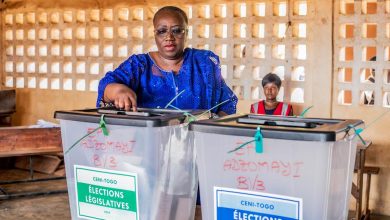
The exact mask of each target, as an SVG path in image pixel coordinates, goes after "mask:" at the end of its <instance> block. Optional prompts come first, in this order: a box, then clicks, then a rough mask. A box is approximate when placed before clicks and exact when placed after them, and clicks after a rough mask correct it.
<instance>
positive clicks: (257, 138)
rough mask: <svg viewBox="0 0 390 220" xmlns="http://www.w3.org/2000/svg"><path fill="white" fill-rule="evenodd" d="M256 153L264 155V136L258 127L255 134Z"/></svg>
mask: <svg viewBox="0 0 390 220" xmlns="http://www.w3.org/2000/svg"><path fill="white" fill-rule="evenodd" d="M255 142H256V153H258V154H261V153H263V135H262V134H261V130H260V126H258V127H257V131H256V133H255Z"/></svg>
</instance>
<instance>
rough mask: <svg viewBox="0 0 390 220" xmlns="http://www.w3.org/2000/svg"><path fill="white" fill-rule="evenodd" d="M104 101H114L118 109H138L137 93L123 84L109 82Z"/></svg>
mask: <svg viewBox="0 0 390 220" xmlns="http://www.w3.org/2000/svg"><path fill="white" fill-rule="evenodd" d="M104 101H105V102H111V103H114V104H115V107H116V108H118V109H125V110H126V111H130V110H131V108H132V109H133V111H137V95H136V94H135V92H134V91H133V90H132V89H130V88H129V87H127V86H125V85H123V84H119V83H111V84H108V85H107V86H106V89H105V90H104Z"/></svg>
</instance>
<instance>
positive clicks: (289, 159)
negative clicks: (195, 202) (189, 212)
mask: <svg viewBox="0 0 390 220" xmlns="http://www.w3.org/2000/svg"><path fill="white" fill-rule="evenodd" d="M362 125H363V121H361V120H342V119H316V118H297V117H280V116H267V115H251V114H249V115H233V116H227V117H223V118H219V119H209V120H203V121H197V122H194V123H192V124H191V125H190V130H192V131H194V141H195V148H196V153H197V159H196V162H197V167H198V175H199V186H200V197H201V204H202V217H203V220H212V219H216V220H217V219H218V220H219V219H245V218H247V219H256V218H257V219H263V218H264V219H271V218H270V217H269V216H271V217H273V219H323V220H328V219H347V215H348V203H349V198H350V193H351V187H352V177H353V167H354V163H355V155H356V145H357V138H354V137H355V133H354V132H353V131H354V130H353V129H351V128H353V127H356V126H362ZM299 213H301V214H299ZM265 216H268V217H267V218H265Z"/></svg>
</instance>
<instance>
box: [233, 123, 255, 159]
mask: <svg viewBox="0 0 390 220" xmlns="http://www.w3.org/2000/svg"><path fill="white" fill-rule="evenodd" d="M252 142H255V143H256V153H259V154H260V153H263V135H262V134H261V130H260V126H258V127H257V131H256V133H255V136H254V140H251V141H248V142H245V143H243V144H241V145H240V146H238V147H237V148H235V149H233V150H231V151H228V153H233V152H235V151H238V150H240V149H241V148H243V147H245V146H246V145H248V144H250V143H252Z"/></svg>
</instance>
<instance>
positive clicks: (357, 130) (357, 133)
mask: <svg viewBox="0 0 390 220" xmlns="http://www.w3.org/2000/svg"><path fill="white" fill-rule="evenodd" d="M348 128H349V129H351V128H352V129H353V130H354V131H355V134H356V136H358V138H359V139H360V141H361V142H362V143H363V144H364V145H366V141H365V140H364V139H363V137H362V136H361V135H360V133H362V132H363V128H358V129H356V128H355V126H353V125H351V124H349V125H348Z"/></svg>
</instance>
